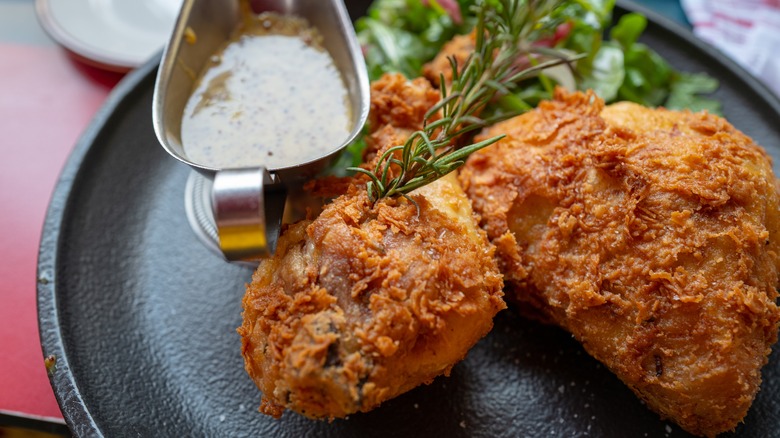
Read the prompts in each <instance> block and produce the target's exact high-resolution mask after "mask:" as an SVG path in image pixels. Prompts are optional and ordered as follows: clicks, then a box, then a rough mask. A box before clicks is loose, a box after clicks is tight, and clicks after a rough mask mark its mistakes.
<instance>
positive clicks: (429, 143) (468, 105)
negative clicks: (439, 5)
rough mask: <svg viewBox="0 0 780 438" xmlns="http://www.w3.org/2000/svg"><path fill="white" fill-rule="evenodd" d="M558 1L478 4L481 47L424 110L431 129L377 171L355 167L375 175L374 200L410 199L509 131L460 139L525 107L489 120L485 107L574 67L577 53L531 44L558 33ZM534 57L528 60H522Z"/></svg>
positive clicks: (393, 152) (391, 153)
mask: <svg viewBox="0 0 780 438" xmlns="http://www.w3.org/2000/svg"><path fill="white" fill-rule="evenodd" d="M560 3H561V2H560V1H553V0H525V1H523V0H484V1H481V2H477V4H476V5H475V6H474V8H473V13H474V16H476V19H477V20H476V31H475V35H476V37H475V38H476V42H475V43H476V44H475V46H476V47H475V50H474V52H473V53H472V54H471V55H470V56H469V58H468V59H467V60H466V62H465V63H464V64H463V65H462V66H459V65H457V62H456V61H455V60H454V59H450V64H451V68H452V72H453V77H452V81H451V82H450V83H449V84H445V81H444V78H443V76H442V78H441V81H440V83H441V84H442V86H441V89H440V90H441V99H440V100H439V102H438V103H437V104H436V105H434V106H433V107H432V108H431V109H430V110H429V111H428V112H427V113H426V115H425V118H424V127H423V129H422V130H420V131H416V132H414V133H413V134H412V135H411V136H409V138H408V140H407V141H406V142H405V143H404V144H403V145H398V146H394V147H391V148H389V149H387V150H386V151H385V152H384V153H383V154H382V155H381V156H380V157H379V159H378V161H377V164H376V166H375V167H374V169H373V170H368V169H363V168H350V170H354V171H357V172H362V173H364V174H366V175H368V176H369V178H370V181H369V182H368V183H367V190H368V194H369V199H370V200H371V201H372V202H375V201H376V200H378V199H380V198H384V197H393V196H399V195H400V196H406V195H407V194H408V193H409V192H411V191H412V190H415V189H417V188H419V187H422V186H424V185H426V184H429V183H431V182H433V181H435V180H437V179H439V178H441V177H442V176H444V175H446V174H448V173H449V172H451V171H453V170H455V169H457V168H458V167H460V166H462V165H463V164H464V163H465V160H466V158H467V157H468V156H469V155H470V154H472V153H473V152H475V151H477V150H479V149H481V148H484V147H485V146H488V145H490V144H493V143H495V142H496V141H498V140H499V139H501V138H502V137H503V136H496V137H492V138H489V139H487V140H484V141H481V142H478V143H474V144H469V145H467V146H462V147H460V146H459V140H460V139H461V138H467V137H465V136H467V135H470V134H473V133H474V132H476V131H477V130H479V129H481V128H483V127H485V126H489V125H492V124H494V123H496V122H498V121H501V120H504V119H507V118H509V117H513V116H515V115H517V114H518V113H519V112H521V111H522V110H518V111H514V112H501V113H497V114H493V115H490V116H487V117H483V116H482V110H483V109H484V108H485V106H486V105H487V104H488V103H489V102H491V101H492V100H493V99H494V98H495V97H497V96H501V95H508V94H510V93H511V92H512V91H513V90H514V89H515V88H516V85H517V84H518V83H519V82H521V81H523V80H524V79H528V78H532V77H536V76H538V75H539V73H540V72H542V71H544V70H545V69H548V68H551V67H554V66H557V65H562V64H565V65H568V66H569V67H570V68H573V66H572V62H573V61H574V60H576V59H577V58H578V56H576V55H573V54H571V52H563V51H559V50H556V49H554V48H548V47H540V46H537V45H534V44H532V41H535V40H536V39H538V38H539V36H540V35H545V34H551V33H554V32H555V29H556V28H557V27H558V25H559V23H558V22H556V21H555V20H552V19H549V18H550V17H552V16H553V12H554V11H555V10H556V8H557V7H558V6H559V5H560ZM522 59H527V60H528V61H529V62H526V63H522V62H518V60H522Z"/></svg>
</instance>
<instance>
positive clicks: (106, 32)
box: [35, 0, 181, 71]
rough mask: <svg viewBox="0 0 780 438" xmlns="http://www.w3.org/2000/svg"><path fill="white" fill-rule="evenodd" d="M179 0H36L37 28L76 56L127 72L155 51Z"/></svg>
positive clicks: (168, 29) (170, 25) (165, 35)
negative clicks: (39, 23)
mask: <svg viewBox="0 0 780 438" xmlns="http://www.w3.org/2000/svg"><path fill="white" fill-rule="evenodd" d="M180 5H181V0H133V1H128V0H36V5H35V6H36V11H37V14H38V18H39V20H40V22H41V25H42V26H43V28H44V29H45V30H46V31H47V32H48V33H49V35H51V37H52V38H54V39H55V40H57V42H59V43H60V44H62V45H63V46H64V47H65V48H66V49H68V50H69V51H70V52H72V53H73V54H74V55H75V56H76V57H77V58H79V59H81V60H83V61H85V62H87V63H89V64H92V65H94V66H97V67H100V68H103V69H107V70H113V71H128V70H131V69H133V68H135V67H138V66H140V65H142V64H143V63H145V62H146V61H147V60H148V59H149V58H150V57H152V56H153V55H154V54H155V53H157V52H158V51H160V50H161V49H162V47H163V45H164V44H165V42H166V41H167V39H168V37H169V36H170V33H171V30H172V28H173V24H174V22H175V21H176V16H177V14H178V12H179V7H180Z"/></svg>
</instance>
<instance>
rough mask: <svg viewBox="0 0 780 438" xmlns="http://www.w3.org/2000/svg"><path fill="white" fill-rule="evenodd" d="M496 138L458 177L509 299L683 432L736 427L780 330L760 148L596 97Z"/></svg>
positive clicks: (774, 238)
mask: <svg viewBox="0 0 780 438" xmlns="http://www.w3.org/2000/svg"><path fill="white" fill-rule="evenodd" d="M497 133H506V134H507V137H506V138H505V139H503V140H501V141H500V142H499V143H497V144H495V145H493V146H491V147H488V148H486V149H483V150H481V151H479V152H477V153H475V154H474V155H472V156H471V157H470V159H469V161H468V162H467V164H466V165H465V167H464V168H463V171H462V172H461V174H460V180H461V182H462V184H463V186H464V188H465V190H466V192H467V194H468V196H469V198H470V199H471V200H472V202H473V206H474V209H475V211H476V212H477V213H478V214H479V215H480V216H481V224H482V226H483V228H484V229H485V230H486V231H487V233H488V236H489V238H490V239H491V241H492V242H493V243H494V244H495V245H496V247H497V256H498V258H499V264H500V267H501V269H502V271H503V273H504V281H505V282H506V286H507V289H506V292H507V297H508V298H509V299H510V300H513V301H515V302H518V303H520V306H519V307H521V308H522V309H525V310H524V311H525V312H528V313H534V314H535V315H536V316H537V317H539V318H541V319H544V320H547V321H549V322H553V323H555V324H557V325H560V326H561V327H563V328H565V329H566V330H568V331H570V332H571V333H572V334H573V335H574V336H575V337H576V338H577V339H578V340H579V341H580V342H582V344H583V345H584V347H585V349H586V350H587V351H588V352H589V353H590V354H591V355H592V356H594V357H595V358H596V359H598V360H599V361H601V362H603V363H604V364H605V365H606V366H607V367H608V368H609V369H610V370H611V371H612V372H614V373H615V374H616V375H617V376H618V377H619V378H620V379H621V380H622V381H623V382H625V383H626V384H627V385H628V386H629V387H630V388H631V389H632V390H633V391H634V392H635V393H636V394H637V395H638V396H639V397H640V398H641V399H642V400H644V401H645V402H646V403H647V405H648V406H649V407H650V408H651V409H653V410H655V411H657V412H659V413H660V414H661V415H662V416H664V417H668V418H671V419H672V420H674V421H675V422H677V423H678V424H679V425H680V426H682V427H683V428H684V429H685V430H687V431H689V432H691V433H694V434H698V435H707V436H714V435H716V434H718V433H721V432H724V431H727V430H731V429H733V428H734V427H735V426H736V425H737V424H738V423H739V422H740V421H741V420H742V418H743V417H744V416H745V414H746V412H747V410H748V408H749V407H750V404H751V403H752V400H753V398H754V397H755V394H756V392H757V391H758V389H759V385H760V382H761V377H760V369H761V367H762V366H763V365H764V364H765V363H766V362H767V355H768V354H769V352H770V348H771V345H772V344H773V343H774V342H775V341H776V339H777V330H778V320H779V319H780V311H778V307H777V306H776V304H775V300H776V298H777V295H778V294H777V292H776V287H777V286H778V250H779V247H778V245H780V240H778V237H780V236H779V235H778V231H779V230H778V227H779V226H780V210H778V209H779V208H780V206H779V204H780V200H779V197H778V189H777V187H778V186H777V182H776V179H775V176H774V175H773V173H772V167H771V163H770V159H769V158H768V156H767V154H766V152H765V151H763V150H762V149H761V148H760V147H758V146H757V145H755V144H754V143H753V141H752V140H751V139H750V138H748V137H747V136H745V135H744V134H742V133H740V132H739V131H738V130H736V129H735V128H734V127H733V126H731V125H730V124H729V123H728V122H726V121H725V120H723V119H721V118H719V117H716V116H712V115H708V114H705V113H698V114H692V113H688V112H674V111H667V110H663V109H658V110H654V109H648V108H644V107H641V106H639V105H635V104H630V103H621V104H616V105H612V106H610V107H606V108H604V105H603V102H601V101H600V100H599V99H598V98H597V97H596V96H595V95H593V94H592V93H588V94H583V93H574V94H566V93H564V92H562V91H558V92H557V93H556V99H555V100H554V101H550V102H544V103H542V104H541V105H540V107H539V108H538V109H536V110H535V111H532V112H529V113H526V114H524V115H522V116H519V117H516V118H514V119H511V120H508V121H506V122H503V123H500V124H497V125H496V126H494V127H492V128H490V129H488V130H487V132H485V133H484V134H483V135H484V136H486V137H487V136H492V135H495V134H497Z"/></svg>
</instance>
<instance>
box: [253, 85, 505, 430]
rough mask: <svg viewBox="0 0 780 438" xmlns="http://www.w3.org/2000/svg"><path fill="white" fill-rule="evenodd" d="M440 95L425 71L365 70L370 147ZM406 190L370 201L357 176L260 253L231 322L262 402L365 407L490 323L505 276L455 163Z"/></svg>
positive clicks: (267, 409) (313, 409)
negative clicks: (266, 255) (371, 78)
mask: <svg viewBox="0 0 780 438" xmlns="http://www.w3.org/2000/svg"><path fill="white" fill-rule="evenodd" d="M437 98H438V93H436V92H435V91H434V90H432V88H431V87H430V85H429V84H428V83H427V82H426V81H425V80H419V81H415V82H407V81H406V80H405V79H403V78H401V77H400V76H388V77H386V78H385V79H383V80H380V81H379V82H378V83H375V84H374V85H373V89H372V113H371V117H372V124H371V126H372V127H374V128H375V130H374V132H373V133H372V135H371V136H370V138H369V141H370V142H371V143H372V145H370V146H372V147H371V148H370V150H372V151H376V150H382V149H383V148H385V147H389V146H393V145H396V144H402V143H403V141H404V140H405V139H406V136H408V134H409V132H410V130H413V129H415V128H416V126H417V125H419V124H420V123H421V121H422V115H423V114H424V113H425V111H427V109H428V107H429V106H430V105H429V104H432V103H431V102H429V101H430V100H431V99H433V102H435V101H436V99H437ZM409 197H410V198H411V199H412V200H413V201H414V202H415V203H416V205H415V204H414V203H412V202H410V201H409V200H407V199H405V198H398V199H383V200H380V201H378V202H376V203H375V204H372V203H371V202H369V200H368V196H367V192H366V190H365V188H364V187H360V186H357V187H355V186H353V187H351V188H350V189H349V191H348V192H347V193H346V194H344V195H342V196H340V197H338V198H337V199H336V200H335V201H333V202H332V203H330V204H328V205H327V206H325V208H324V210H323V212H322V213H321V214H320V215H319V216H318V217H317V218H316V219H314V220H309V221H303V222H300V223H297V224H294V225H292V226H290V227H289V228H287V229H286V230H285V232H284V233H283V234H282V236H281V238H280V240H279V243H278V247H277V251H276V255H275V257H273V258H271V259H268V260H265V261H263V262H261V263H260V266H259V267H258V269H257V271H256V272H255V274H254V276H253V279H252V283H251V284H249V285H248V286H247V291H246V295H245V296H244V301H243V307H244V314H243V317H244V321H243V325H242V326H241V327H240V328H239V329H238V331H239V334H240V335H241V337H242V353H243V355H244V359H245V367H246V370H247V372H248V373H249V375H250V376H251V378H252V379H253V380H254V381H255V383H256V384H257V386H258V388H259V389H260V390H261V391H262V392H263V399H262V405H261V407H260V410H261V411H262V412H264V413H266V414H270V415H273V416H276V417H279V416H280V415H281V414H282V412H283V411H284V409H285V408H287V409H291V410H294V411H296V412H299V413H301V414H303V415H306V416H308V417H312V418H334V417H344V416H346V415H349V414H351V413H354V412H358V411H367V410H370V409H372V408H374V407H376V406H377V405H379V404H380V403H382V402H383V401H384V400H387V399H389V398H391V397H394V396H397V395H399V394H401V393H403V392H406V391H408V390H410V389H412V388H414V387H416V386H418V385H420V384H423V383H429V382H430V381H432V380H433V378H434V377H436V376H438V375H441V374H448V373H449V371H450V369H451V368H452V366H453V365H454V364H455V363H457V362H458V361H460V360H461V359H463V358H464V357H465V355H466V353H467V351H468V350H469V349H470V348H471V347H472V346H473V345H474V344H475V343H476V342H477V341H478V340H479V339H480V338H481V337H483V336H484V335H485V334H486V333H487V332H488V331H489V330H490V329H491V328H492V325H493V322H492V321H493V316H494V315H495V314H496V313H497V312H498V311H499V310H501V309H502V308H504V302H503V301H502V300H501V296H502V295H503V293H502V286H503V283H502V280H501V275H500V273H499V272H498V267H497V264H496V261H495V258H494V253H493V249H492V247H491V246H490V245H489V244H488V242H487V237H486V235H485V233H484V231H482V230H480V229H479V228H478V226H477V222H476V219H475V218H474V217H473V212H472V210H471V206H470V204H469V201H468V199H467V198H466V196H465V193H464V192H463V190H462V189H461V188H460V186H459V185H458V183H457V180H456V179H455V177H454V175H450V176H449V177H447V178H444V179H441V180H438V181H437V182H435V183H433V184H431V185H428V186H425V187H422V188H420V189H418V190H416V191H414V192H411V193H410V195H409Z"/></svg>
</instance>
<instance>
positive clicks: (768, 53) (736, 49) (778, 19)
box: [680, 0, 780, 96]
mask: <svg viewBox="0 0 780 438" xmlns="http://www.w3.org/2000/svg"><path fill="white" fill-rule="evenodd" d="M680 4H681V5H682V7H683V10H685V14H686V15H687V16H688V21H690V22H691V24H693V33H694V34H695V35H697V36H698V37H700V38H701V39H703V40H705V41H707V42H709V43H710V44H712V45H714V46H715V47H717V48H719V49H720V50H721V51H723V52H724V53H725V54H726V55H728V56H730V57H731V58H732V59H734V60H736V61H737V62H738V63H739V64H741V65H742V66H743V67H744V68H745V69H746V70H748V71H749V72H751V73H753V74H754V75H755V76H757V77H758V78H760V79H762V80H763V81H764V82H765V83H766V84H767V85H768V86H769V88H771V89H772V90H773V91H774V92H775V93H776V94H777V95H778V96H780V0H681V2H680Z"/></svg>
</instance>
